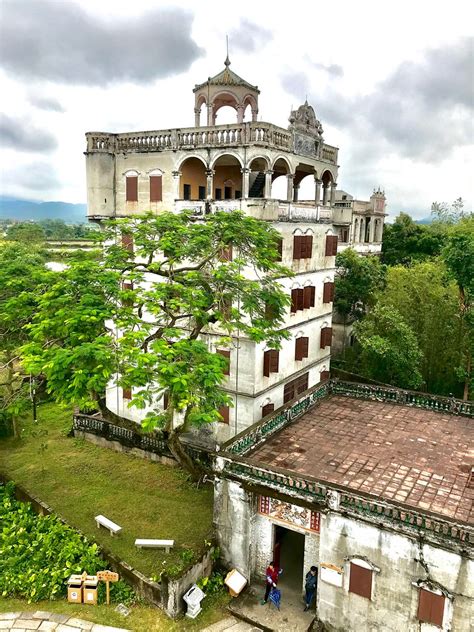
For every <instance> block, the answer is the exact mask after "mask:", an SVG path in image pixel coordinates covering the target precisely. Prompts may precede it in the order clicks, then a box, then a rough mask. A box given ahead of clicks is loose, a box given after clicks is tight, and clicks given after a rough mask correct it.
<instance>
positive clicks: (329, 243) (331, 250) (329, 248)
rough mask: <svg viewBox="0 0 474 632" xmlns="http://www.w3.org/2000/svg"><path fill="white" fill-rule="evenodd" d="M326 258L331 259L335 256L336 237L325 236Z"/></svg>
mask: <svg viewBox="0 0 474 632" xmlns="http://www.w3.org/2000/svg"><path fill="white" fill-rule="evenodd" d="M325 255H326V257H333V256H334V255H337V236H335V235H327V236H326V251H325Z"/></svg>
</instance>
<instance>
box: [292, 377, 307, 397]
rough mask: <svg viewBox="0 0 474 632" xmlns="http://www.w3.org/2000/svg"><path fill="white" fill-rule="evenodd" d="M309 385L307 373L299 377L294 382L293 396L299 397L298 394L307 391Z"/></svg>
mask: <svg viewBox="0 0 474 632" xmlns="http://www.w3.org/2000/svg"><path fill="white" fill-rule="evenodd" d="M308 383H309V373H305V374H304V375H300V377H298V378H296V380H295V395H299V394H300V393H304V392H305V391H307V390H308Z"/></svg>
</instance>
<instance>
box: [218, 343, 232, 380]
mask: <svg viewBox="0 0 474 632" xmlns="http://www.w3.org/2000/svg"><path fill="white" fill-rule="evenodd" d="M216 353H218V354H219V355H221V356H224V358H227V366H226V368H225V371H224V375H230V351H227V350H225V349H216Z"/></svg>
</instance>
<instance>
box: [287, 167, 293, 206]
mask: <svg viewBox="0 0 474 632" xmlns="http://www.w3.org/2000/svg"><path fill="white" fill-rule="evenodd" d="M294 177H295V174H294V173H287V174H286V180H287V182H286V185H287V186H286V201H287V202H293V180H294Z"/></svg>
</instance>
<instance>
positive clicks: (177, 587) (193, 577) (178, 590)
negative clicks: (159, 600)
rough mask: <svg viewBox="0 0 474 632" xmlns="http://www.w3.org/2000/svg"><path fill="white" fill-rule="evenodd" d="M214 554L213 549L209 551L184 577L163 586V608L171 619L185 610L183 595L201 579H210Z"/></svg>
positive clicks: (171, 580)
mask: <svg viewBox="0 0 474 632" xmlns="http://www.w3.org/2000/svg"><path fill="white" fill-rule="evenodd" d="M212 552H213V549H211V550H209V551H208V552H207V553H206V554H205V555H204V557H203V558H202V559H201V560H200V561H199V562H197V563H196V564H194V566H192V568H190V569H189V570H188V571H187V572H186V573H185V574H184V575H182V576H181V577H179V578H178V579H168V580H167V581H166V585H163V608H164V609H165V610H166V613H167V614H168V615H169V616H170V617H176V616H177V615H178V614H180V613H181V612H183V610H185V608H186V604H185V602H184V600H183V595H184V594H185V593H186V592H187V591H188V590H189V589H190V588H191V586H192V585H193V584H195V583H196V582H197V581H198V579H201V577H208V576H209V575H210V574H211V572H212ZM164 584H165V583H164Z"/></svg>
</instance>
